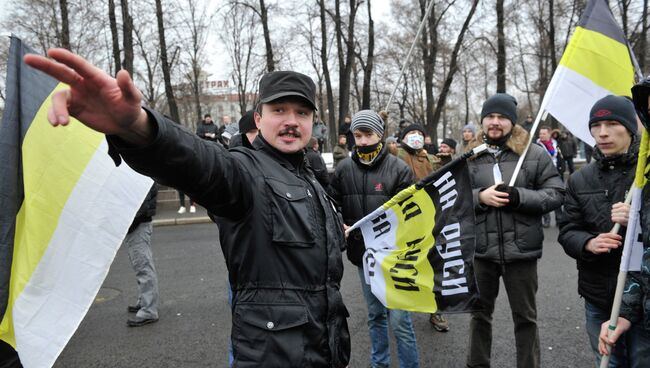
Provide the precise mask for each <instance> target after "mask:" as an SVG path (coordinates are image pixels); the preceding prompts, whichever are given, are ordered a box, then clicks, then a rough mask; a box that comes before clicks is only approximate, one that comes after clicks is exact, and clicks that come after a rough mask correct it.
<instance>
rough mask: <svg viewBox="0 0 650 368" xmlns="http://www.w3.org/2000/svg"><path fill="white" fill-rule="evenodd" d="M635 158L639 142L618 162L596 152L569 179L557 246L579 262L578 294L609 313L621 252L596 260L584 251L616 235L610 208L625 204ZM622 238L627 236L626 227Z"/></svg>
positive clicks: (605, 254)
mask: <svg viewBox="0 0 650 368" xmlns="http://www.w3.org/2000/svg"><path fill="white" fill-rule="evenodd" d="M637 153H638V142H637V143H636V144H635V145H633V146H632V149H631V150H630V152H629V153H627V154H625V155H622V156H618V157H615V158H606V157H604V156H603V154H602V153H601V152H600V150H599V149H596V150H595V151H594V156H593V157H594V161H592V162H591V163H589V164H588V165H587V166H585V167H583V168H582V169H580V170H578V171H576V172H574V173H573V174H572V175H571V177H569V181H568V183H567V190H566V195H565V196H564V216H562V221H561V222H560V235H559V236H558V241H559V242H560V244H561V245H562V247H563V248H564V251H565V252H566V254H568V255H569V256H571V257H573V258H575V260H576V263H577V267H578V293H579V294H580V295H582V296H583V297H584V298H585V299H587V300H588V301H589V302H590V303H593V304H595V305H596V306H597V307H599V308H601V309H604V310H608V311H609V310H611V308H612V303H613V301H614V291H615V290H616V277H617V275H618V268H619V265H620V263H621V253H622V250H623V247H619V248H618V249H614V250H613V251H612V252H611V253H604V254H599V255H596V254H593V253H591V252H589V251H588V250H586V249H585V246H586V245H587V242H588V241H589V240H591V239H593V238H595V237H596V236H598V234H600V233H607V232H609V231H611V230H612V227H613V226H614V223H612V220H611V219H612V205H613V204H614V203H617V202H624V201H625V195H626V194H627V191H628V190H629V189H630V185H632V182H633V181H634V170H635V168H636V159H637ZM619 234H620V235H621V236H623V237H625V228H624V227H623V228H621V230H620V231H619Z"/></svg>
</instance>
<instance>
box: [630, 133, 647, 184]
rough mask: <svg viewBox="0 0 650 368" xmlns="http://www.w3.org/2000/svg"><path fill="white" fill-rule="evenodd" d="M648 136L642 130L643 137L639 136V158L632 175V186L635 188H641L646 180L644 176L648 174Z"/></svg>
mask: <svg viewBox="0 0 650 368" xmlns="http://www.w3.org/2000/svg"><path fill="white" fill-rule="evenodd" d="M649 146H650V135H648V130H647V129H643V135H641V144H640V145H639V158H638V160H637V163H636V173H635V175H634V185H635V186H636V187H637V188H643V187H644V186H645V185H646V183H647V182H648V179H647V178H646V174H647V173H648V154H650V147H649Z"/></svg>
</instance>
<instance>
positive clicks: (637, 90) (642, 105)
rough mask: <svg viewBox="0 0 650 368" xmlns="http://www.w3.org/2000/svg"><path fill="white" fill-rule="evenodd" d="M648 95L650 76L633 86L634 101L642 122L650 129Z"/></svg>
mask: <svg viewBox="0 0 650 368" xmlns="http://www.w3.org/2000/svg"><path fill="white" fill-rule="evenodd" d="M648 96H650V77H647V78H645V79H643V80H642V81H641V82H639V83H638V84H636V85H635V86H634V87H632V101H634V107H635V109H636V113H637V115H638V116H639V118H640V119H641V123H643V126H644V127H645V128H646V129H650V114H648Z"/></svg>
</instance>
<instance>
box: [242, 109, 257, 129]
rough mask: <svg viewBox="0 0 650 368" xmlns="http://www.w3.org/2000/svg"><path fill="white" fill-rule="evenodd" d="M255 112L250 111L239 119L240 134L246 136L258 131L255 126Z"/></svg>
mask: <svg viewBox="0 0 650 368" xmlns="http://www.w3.org/2000/svg"><path fill="white" fill-rule="evenodd" d="M254 115H255V111H254V110H248V111H246V113H245V114H244V115H243V116H242V117H241V119H239V134H246V133H248V132H250V131H251V130H253V129H257V125H255V116H254Z"/></svg>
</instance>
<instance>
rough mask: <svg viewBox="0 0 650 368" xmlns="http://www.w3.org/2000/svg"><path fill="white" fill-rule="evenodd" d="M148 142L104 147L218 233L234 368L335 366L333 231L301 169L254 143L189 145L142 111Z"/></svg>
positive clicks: (316, 189) (337, 311) (343, 344)
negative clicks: (175, 193) (202, 211)
mask: <svg viewBox="0 0 650 368" xmlns="http://www.w3.org/2000/svg"><path fill="white" fill-rule="evenodd" d="M147 111H148V113H149V117H150V120H152V121H153V124H154V125H155V127H154V128H155V130H154V131H157V133H156V137H155V138H154V140H153V141H152V143H151V144H149V145H148V146H146V147H141V148H133V147H129V146H128V145H126V144H125V143H124V142H122V141H120V140H119V139H118V138H116V137H109V142H110V144H112V145H113V146H114V147H116V148H117V149H118V150H119V151H120V153H121V155H122V157H123V158H124V159H125V161H127V162H128V163H129V165H130V166H131V167H132V168H134V169H135V170H137V171H139V172H141V173H143V174H145V175H148V176H151V177H152V178H154V179H155V180H156V181H157V182H159V183H161V184H164V185H169V186H172V187H174V188H177V189H179V190H181V191H183V192H185V193H187V195H189V196H190V197H191V198H193V199H195V200H196V202H197V203H199V204H200V205H202V206H203V207H205V208H206V209H207V210H208V211H209V212H210V214H211V215H212V217H213V219H214V221H215V222H216V223H217V224H218V226H219V237H220V243H221V248H222V251H223V255H224V258H225V261H226V265H227V267H228V273H229V275H228V277H229V280H230V286H231V287H232V293H233V295H232V332H231V336H232V344H233V350H234V359H235V361H234V367H337V368H338V367H345V366H347V364H348V361H349V356H350V336H349V333H348V328H347V321H346V318H347V317H348V311H347V310H346V308H345V305H344V304H343V300H342V298H341V293H340V291H339V289H340V281H341V277H342V274H343V262H342V258H341V248H342V247H343V245H344V237H343V224H342V222H341V221H340V218H339V215H338V214H337V212H336V210H335V207H334V205H333V202H332V201H331V200H330V199H329V197H328V196H327V194H326V193H325V191H324V189H323V188H322V187H321V185H320V184H318V182H317V181H316V178H315V177H314V175H313V173H312V172H311V170H310V169H309V168H308V167H307V165H305V160H304V157H303V153H302V152H299V153H297V154H293V155H287V154H282V153H280V152H279V151H277V150H275V149H274V148H273V147H271V146H270V145H269V144H268V143H266V142H265V141H264V140H263V138H262V137H261V136H258V138H256V139H255V141H254V142H253V149H249V148H245V147H237V148H233V149H232V150H230V151H227V150H226V149H224V148H223V147H222V146H221V145H218V144H212V143H210V142H206V141H203V140H200V139H198V138H197V137H196V136H195V135H194V134H191V133H190V132H188V131H187V130H185V129H183V128H182V127H180V126H178V125H177V124H173V123H172V122H171V121H169V120H167V119H165V118H164V117H163V116H161V115H159V114H158V113H156V112H153V111H150V110H147Z"/></svg>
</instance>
